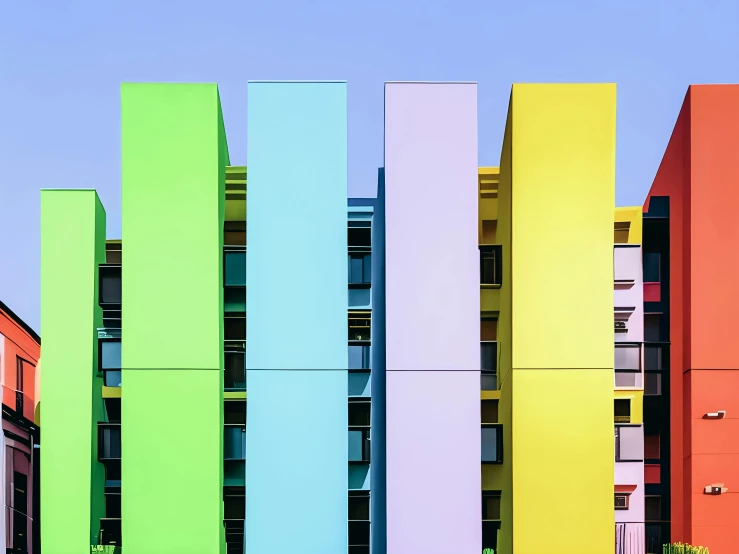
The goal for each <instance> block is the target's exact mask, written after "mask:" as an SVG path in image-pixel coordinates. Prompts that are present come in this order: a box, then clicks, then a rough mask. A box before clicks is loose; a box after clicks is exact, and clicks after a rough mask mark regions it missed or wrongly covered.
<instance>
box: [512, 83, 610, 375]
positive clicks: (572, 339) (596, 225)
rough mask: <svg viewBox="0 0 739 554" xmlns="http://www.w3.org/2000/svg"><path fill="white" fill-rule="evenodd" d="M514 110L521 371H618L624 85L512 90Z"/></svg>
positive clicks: (517, 364)
mask: <svg viewBox="0 0 739 554" xmlns="http://www.w3.org/2000/svg"><path fill="white" fill-rule="evenodd" d="M512 107H513V115H512V117H513V125H514V127H513V145H512V146H513V159H512V172H513V179H514V181H513V197H512V202H513V204H512V206H513V220H512V225H513V227H512V241H513V242H512V246H511V248H512V251H513V254H514V260H513V282H514V284H515V286H514V289H513V304H514V306H515V310H514V312H513V335H514V341H515V342H516V348H515V349H514V352H513V367H514V368H516V369H522V368H534V369H543V368H551V369H556V368H562V369H570V368H613V355H612V352H613V344H612V343H613V333H612V329H613V296H612V295H613V285H612V283H613V204H614V194H615V158H616V87H615V85H514V86H513V94H512ZM532 221H537V224H536V225H533V224H532V223H531V222H532ZM543 228H546V233H542V232H541V229H543ZM606 329H607V330H608V332H607V333H606V332H604V331H605V330H606Z"/></svg>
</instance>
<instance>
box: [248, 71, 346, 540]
mask: <svg viewBox="0 0 739 554" xmlns="http://www.w3.org/2000/svg"><path fill="white" fill-rule="evenodd" d="M248 113H249V117H248V129H247V132H248V135H249V146H248V153H247V154H248V163H249V202H248V205H247V233H248V237H249V239H248V241H249V249H248V254H247V256H248V263H247V282H248V283H249V286H248V287H247V292H246V294H247V321H248V329H247V334H248V337H249V340H248V342H247V353H246V367H247V375H248V376H247V381H248V382H249V402H248V404H247V418H248V421H249V425H248V433H247V434H246V450H247V454H246V457H247V460H248V463H247V466H246V489H247V490H248V491H249V493H248V494H247V495H246V513H247V518H246V539H245V540H246V551H247V552H250V553H253V554H283V553H284V552H289V551H291V550H294V549H300V550H301V551H302V552H305V553H307V554H345V552H346V550H347V484H348V462H347V460H348V433H347V428H348V427H347V426H348V421H347V417H348V416H347V387H348V379H347V339H348V336H347V303H348V294H347V232H346V222H347V183H346V156H347V143H346V133H347V122H346V84H345V83H338V82H335V83H305V82H303V83H279V82H270V83H266V82H264V83H249V99H248ZM318 214H320V216H318ZM295 287H299V290H300V294H299V295H290V294H286V291H289V290H294V289H295ZM291 320H295V322H296V324H297V325H298V326H299V332H295V333H291V332H289V331H287V332H286V327H285V325H286V324H288V321H291ZM275 429H279V430H280V431H279V432H277V433H276V432H275ZM296 490H300V491H301V492H300V495H301V504H300V506H301V509H300V514H299V516H298V517H295V518H291V519H289V520H286V514H285V505H286V504H285V502H286V501H287V499H289V498H292V497H294V495H295V492H296Z"/></svg>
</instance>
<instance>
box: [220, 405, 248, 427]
mask: <svg viewBox="0 0 739 554" xmlns="http://www.w3.org/2000/svg"><path fill="white" fill-rule="evenodd" d="M223 423H231V424H237V425H246V401H245V400H226V401H224V402H223Z"/></svg>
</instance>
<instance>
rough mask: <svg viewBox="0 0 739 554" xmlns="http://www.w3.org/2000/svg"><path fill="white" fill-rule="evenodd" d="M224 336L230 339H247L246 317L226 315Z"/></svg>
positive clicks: (225, 338)
mask: <svg viewBox="0 0 739 554" xmlns="http://www.w3.org/2000/svg"><path fill="white" fill-rule="evenodd" d="M223 338H224V340H228V341H245V340H246V318H245V317H226V318H225V319H224V320H223Z"/></svg>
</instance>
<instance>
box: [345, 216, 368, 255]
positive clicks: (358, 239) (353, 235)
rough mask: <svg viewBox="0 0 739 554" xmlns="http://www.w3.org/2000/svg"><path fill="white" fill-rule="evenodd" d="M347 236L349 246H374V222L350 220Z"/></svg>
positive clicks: (365, 247) (366, 247) (364, 247)
mask: <svg viewBox="0 0 739 554" xmlns="http://www.w3.org/2000/svg"><path fill="white" fill-rule="evenodd" d="M346 238H347V244H348V245H349V248H363V249H368V248H370V247H371V246H372V223H371V222H370V221H350V222H349V224H348V229H347V237H346Z"/></svg>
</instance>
